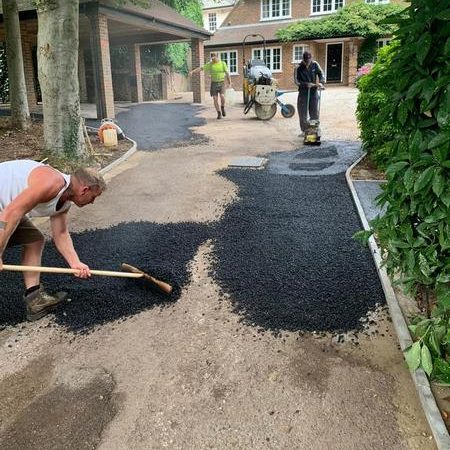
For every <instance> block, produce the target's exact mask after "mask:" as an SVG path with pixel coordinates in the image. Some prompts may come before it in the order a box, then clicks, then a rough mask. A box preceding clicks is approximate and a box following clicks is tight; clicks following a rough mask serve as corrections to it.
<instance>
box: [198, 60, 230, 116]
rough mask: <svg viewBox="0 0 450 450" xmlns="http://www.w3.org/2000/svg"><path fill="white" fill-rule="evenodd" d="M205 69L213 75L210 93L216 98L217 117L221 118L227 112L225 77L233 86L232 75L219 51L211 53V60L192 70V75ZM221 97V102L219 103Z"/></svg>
mask: <svg viewBox="0 0 450 450" xmlns="http://www.w3.org/2000/svg"><path fill="white" fill-rule="evenodd" d="M201 70H204V71H205V72H206V73H208V74H209V75H210V76H211V87H210V89H209V93H210V94H211V97H212V98H213V100H214V106H215V107H216V111H217V118H218V119H221V118H222V117H225V116H226V113H225V96H224V95H223V94H224V82H225V78H226V79H227V81H228V85H229V86H230V87H231V77H230V72H229V70H228V67H227V64H226V63H225V62H224V61H221V60H220V59H219V57H218V55H217V53H211V61H210V62H209V63H206V64H205V65H204V66H203V67H197V68H196V69H194V70H191V71H190V75H192V74H193V73H196V72H200V71H201ZM219 97H220V103H219Z"/></svg>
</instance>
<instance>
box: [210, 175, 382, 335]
mask: <svg viewBox="0 0 450 450" xmlns="http://www.w3.org/2000/svg"><path fill="white" fill-rule="evenodd" d="M222 175H224V176H226V177H227V178H228V179H230V180H231V181H232V182H234V183H236V184H237V185H238V186H239V197H240V199H239V200H238V201H236V202H235V203H233V204H232V205H231V206H230V207H228V209H227V210H226V213H225V215H224V218H223V220H222V221H221V222H220V223H219V224H218V226H217V228H216V233H215V234H216V244H215V258H216V267H215V269H214V272H213V274H212V275H213V276H214V277H215V278H216V280H217V282H218V283H219V285H220V287H221V289H222V290H223V291H224V292H226V293H228V294H230V300H231V302H232V303H233V305H234V308H235V311H236V312H238V313H239V314H242V315H243V318H244V319H243V320H244V322H246V323H248V324H251V325H256V326H259V327H262V328H264V329H266V330H271V331H273V332H275V333H277V332H279V331H282V330H286V331H300V330H304V331H314V330H316V331H348V330H352V329H360V328H361V322H360V321H359V319H360V318H361V317H362V316H364V315H365V314H366V313H367V312H368V311H369V310H371V309H373V308H374V307H375V304H376V303H384V301H385V300H384V296H383V292H382V289H381V286H380V283H379V281H378V276H377V272H376V269H375V267H374V264H373V262H372V258H371V255H370V252H369V250H368V249H366V248H363V247H361V245H360V244H359V243H358V242H355V241H354V240H353V239H352V235H353V234H354V233H355V232H356V231H358V230H359V229H360V228H361V226H360V223H359V220H358V216H357V213H356V211H355V209H354V206H353V203H352V200H351V196H350V193H349V190H348V187H347V185H346V182H345V178H344V176H343V175H335V176H325V177H320V178H319V177H317V178H312V177H297V176H288V175H279V174H271V173H269V172H268V171H252V170H236V169H231V170H227V171H224V172H222Z"/></svg>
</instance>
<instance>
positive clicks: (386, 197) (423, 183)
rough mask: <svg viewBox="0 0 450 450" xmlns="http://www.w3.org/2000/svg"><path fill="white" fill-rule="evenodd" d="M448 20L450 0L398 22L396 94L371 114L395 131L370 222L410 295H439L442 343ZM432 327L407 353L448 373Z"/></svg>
mask: <svg viewBox="0 0 450 450" xmlns="http://www.w3.org/2000/svg"><path fill="white" fill-rule="evenodd" d="M449 20H450V9H449V8H448V2H442V1H439V0H412V1H411V5H410V7H409V8H408V9H407V17H405V18H403V19H398V20H397V23H398V25H399V29H398V31H397V33H396V40H397V41H398V47H397V50H396V51H394V53H393V55H392V61H391V63H390V65H389V67H387V68H386V74H387V75H386V76H387V78H386V80H387V82H388V83H389V88H392V92H391V93H390V95H389V101H388V102H386V103H385V106H382V107H381V109H380V111H379V112H375V113H374V114H376V115H377V118H374V119H373V120H374V122H376V123H377V124H380V123H381V121H382V120H388V121H389V122H390V123H391V125H392V127H393V129H394V130H395V134H394V135H392V136H391V138H390V139H389V140H387V141H386V152H387V154H388V155H389V157H390V161H389V162H390V164H389V165H388V167H387V169H386V175H387V179H388V181H387V183H386V185H385V187H384V192H383V193H382V195H381V196H380V197H379V201H380V204H381V205H385V206H386V213H385V215H384V216H382V217H381V218H379V219H377V220H375V221H373V222H372V226H373V229H374V232H375V233H376V235H377V237H378V240H379V242H380V245H381V248H382V251H383V257H384V261H385V265H386V269H387V271H388V272H389V274H390V275H391V276H394V275H400V276H401V282H402V283H403V285H404V286H405V288H406V289H407V290H408V291H409V292H410V293H415V292H417V291H418V290H420V291H421V292H430V293H431V294H432V296H433V297H434V296H435V297H436V302H437V306H436V308H435V310H434V311H433V317H434V318H435V319H436V321H437V322H436V323H435V324H434V325H433V328H435V327H436V329H437V328H438V327H441V326H444V327H445V329H439V330H438V334H439V339H440V341H439V342H438V344H439V345H440V346H444V347H445V346H446V345H447V342H450V332H448V329H449V321H448V320H447V319H446V318H447V316H449V315H450V182H449V180H450V120H449V112H450V88H449V85H450V65H449V64H448V55H449V54H450V23H449ZM383 76H384V75H383ZM384 92H385V91H384ZM367 120H368V119H367V117H366V118H365V119H363V120H362V122H361V123H362V126H365V124H364V123H365V122H367ZM369 138H371V136H370V135H369ZM440 319H444V322H445V324H444V325H443V324H442V323H440V322H439V320H440ZM430 327H431V324H430V325H429V326H428V325H427V326H426V327H425V328H424V330H422V331H421V332H418V331H417V329H416V331H415V333H414V334H415V335H416V336H418V337H419V336H420V340H419V341H417V343H416V344H415V345H414V346H412V347H411V348H410V349H409V350H408V351H407V352H406V357H407V360H408V362H410V366H411V367H412V368H415V367H416V366H417V363H418V364H421V366H422V367H423V368H424V369H426V371H427V373H429V374H430V373H431V370H432V371H433V373H432V376H437V375H436V373H437V372H439V373H440V374H442V373H449V374H450V365H449V362H448V358H449V357H448V355H447V353H444V354H442V355H441V356H438V355H437V352H434V353H433V352H432V351H431V352H430V350H429V345H431V344H430V343H429V341H428V340H427V339H428V337H427V338H426V339H424V338H423V336H425V335H426V336H428V335H429V333H430V331H429V328H430ZM430 329H431V328H430ZM427 330H428V331H427ZM436 332H437V331H436ZM427 333H428V334H427ZM424 346H425V347H427V348H426V349H424ZM430 355H431V357H432V366H431V367H430ZM411 361H412V362H414V364H411ZM441 378H442V377H441ZM449 381H450V378H449Z"/></svg>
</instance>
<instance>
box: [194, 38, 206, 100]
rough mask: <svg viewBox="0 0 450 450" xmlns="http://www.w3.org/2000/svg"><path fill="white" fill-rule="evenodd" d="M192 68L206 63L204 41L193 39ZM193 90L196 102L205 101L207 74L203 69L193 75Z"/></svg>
mask: <svg viewBox="0 0 450 450" xmlns="http://www.w3.org/2000/svg"><path fill="white" fill-rule="evenodd" d="M191 49H192V68H193V69H195V68H197V67H203V64H204V63H205V52H204V48H203V41H201V40H200V39H192V43H191ZM192 92H193V94H194V103H203V102H204V101H205V74H204V72H203V71H201V72H197V73H194V74H193V75H192Z"/></svg>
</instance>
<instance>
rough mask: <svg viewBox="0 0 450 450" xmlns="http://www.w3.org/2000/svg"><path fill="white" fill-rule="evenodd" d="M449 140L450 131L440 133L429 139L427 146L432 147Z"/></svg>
mask: <svg viewBox="0 0 450 450" xmlns="http://www.w3.org/2000/svg"><path fill="white" fill-rule="evenodd" d="M449 141H450V133H440V134H438V135H437V136H435V137H434V138H433V139H431V141H430V143H429V144H428V148H429V149H432V148H435V147H439V146H441V145H444V144H446V143H447V142H449Z"/></svg>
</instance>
